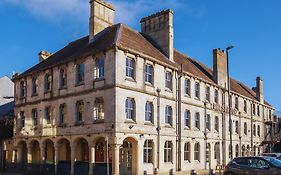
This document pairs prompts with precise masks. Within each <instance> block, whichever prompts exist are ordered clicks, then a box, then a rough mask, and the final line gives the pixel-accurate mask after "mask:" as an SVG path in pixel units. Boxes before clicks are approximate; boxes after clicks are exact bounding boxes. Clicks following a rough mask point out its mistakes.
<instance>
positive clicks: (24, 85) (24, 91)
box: [20, 81, 26, 98]
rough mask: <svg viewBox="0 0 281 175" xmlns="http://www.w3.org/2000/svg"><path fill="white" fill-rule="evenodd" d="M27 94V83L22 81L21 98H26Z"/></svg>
mask: <svg viewBox="0 0 281 175" xmlns="http://www.w3.org/2000/svg"><path fill="white" fill-rule="evenodd" d="M25 96H26V83H25V81H21V82H20V98H24V97H25Z"/></svg>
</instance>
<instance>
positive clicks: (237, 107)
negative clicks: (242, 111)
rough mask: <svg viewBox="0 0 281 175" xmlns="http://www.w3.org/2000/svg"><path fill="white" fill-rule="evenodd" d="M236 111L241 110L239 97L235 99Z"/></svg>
mask: <svg viewBox="0 0 281 175" xmlns="http://www.w3.org/2000/svg"><path fill="white" fill-rule="evenodd" d="M235 109H237V110H238V109H239V99H238V97H235Z"/></svg>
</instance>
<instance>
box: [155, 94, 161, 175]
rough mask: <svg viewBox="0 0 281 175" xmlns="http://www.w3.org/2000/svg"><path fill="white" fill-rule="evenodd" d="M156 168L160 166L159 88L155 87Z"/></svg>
mask: <svg viewBox="0 0 281 175" xmlns="http://www.w3.org/2000/svg"><path fill="white" fill-rule="evenodd" d="M156 92H157V128H156V130H157V169H158V170H159V167H160V130H161V126H160V92H161V89H159V88H157V89H156Z"/></svg>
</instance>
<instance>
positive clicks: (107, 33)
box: [19, 23, 269, 105]
mask: <svg viewBox="0 0 281 175" xmlns="http://www.w3.org/2000/svg"><path fill="white" fill-rule="evenodd" d="M113 46H118V47H121V48H123V49H128V50H129V51H134V52H138V53H142V54H144V55H147V56H149V57H152V58H154V59H155V60H157V61H160V62H162V63H165V64H168V65H171V66H173V67H176V68H178V69H179V68H180V65H182V66H183V71H185V72H188V73H190V74H192V75H194V76H197V77H199V78H201V79H203V80H205V81H207V82H210V83H213V84H215V82H214V81H213V75H212V69H210V68H209V67H207V66H206V65H204V64H202V63H200V62H198V61H196V60H194V59H192V58H190V57H188V56H186V55H184V54H182V53H180V52H179V51H177V50H175V51H174V61H175V62H172V61H170V60H169V59H167V57H166V56H165V55H164V54H163V53H162V52H161V51H160V49H157V48H158V47H157V46H156V45H155V43H153V41H151V40H150V39H149V37H148V36H145V35H144V34H141V33H139V32H137V31H136V30H134V29H131V28H129V27H128V26H126V25H124V24H120V23H119V24H116V25H113V26H111V27H108V28H106V29H105V30H103V31H102V32H100V33H99V34H98V35H97V36H96V37H95V39H94V41H93V42H91V43H89V37H88V36H86V37H83V38H81V39H78V40H76V41H73V42H71V43H69V44H68V45H67V46H65V47H64V48H63V49H61V50H59V51H58V52H56V53H55V54H53V55H52V56H51V57H50V58H48V59H46V60H45V61H42V62H40V63H39V64H37V65H35V66H34V67H32V68H30V69H29V70H27V71H26V72H24V73H23V74H21V75H20V76H19V77H21V76H24V75H27V74H29V73H32V72H35V71H41V70H44V69H48V68H50V67H53V66H55V65H60V64H64V63H67V62H69V61H73V60H76V59H79V58H81V57H83V56H86V55H89V54H95V53H98V52H100V51H104V50H107V49H109V48H111V47H113ZM230 85H231V90H232V91H234V92H236V93H239V94H241V95H243V96H246V97H248V98H250V99H252V100H257V99H256V93H255V92H254V91H253V90H251V89H250V88H248V87H247V86H245V85H244V84H242V83H240V82H238V81H236V80H234V79H231V84H230ZM266 104H267V105H269V104H268V103H266Z"/></svg>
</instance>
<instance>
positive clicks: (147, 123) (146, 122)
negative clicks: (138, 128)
mask: <svg viewBox="0 0 281 175" xmlns="http://www.w3.org/2000/svg"><path fill="white" fill-rule="evenodd" d="M144 125H148V126H154V124H153V123H152V122H150V121H145V122H144Z"/></svg>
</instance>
